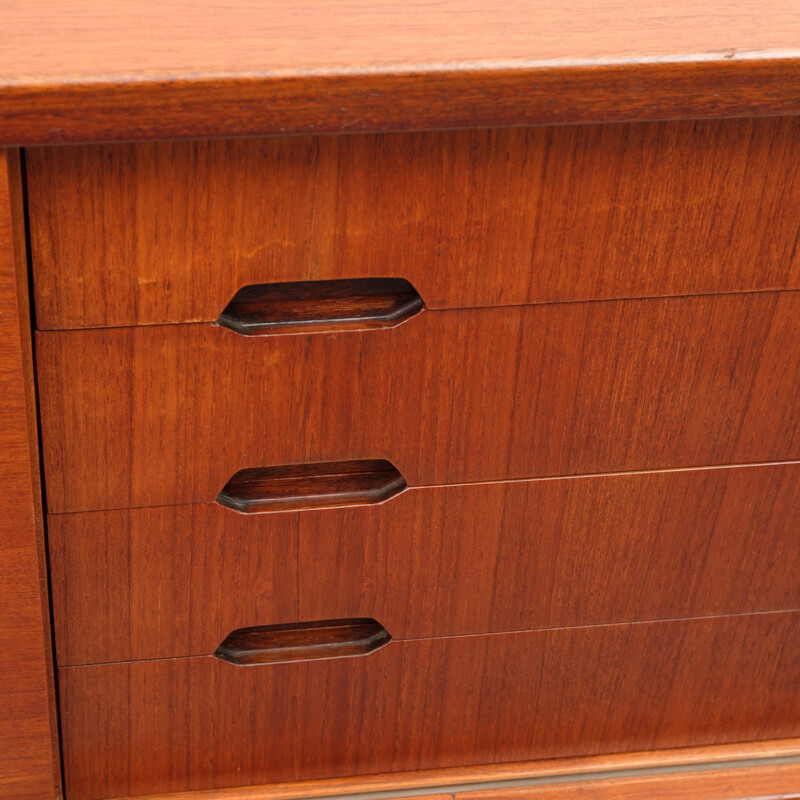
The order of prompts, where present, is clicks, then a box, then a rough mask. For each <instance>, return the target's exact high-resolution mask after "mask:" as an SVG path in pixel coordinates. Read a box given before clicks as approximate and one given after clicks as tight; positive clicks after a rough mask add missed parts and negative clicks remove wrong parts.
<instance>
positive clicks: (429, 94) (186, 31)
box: [0, 0, 800, 143]
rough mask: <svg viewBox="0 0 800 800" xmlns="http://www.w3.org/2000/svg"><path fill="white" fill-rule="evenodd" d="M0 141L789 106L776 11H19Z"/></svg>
mask: <svg viewBox="0 0 800 800" xmlns="http://www.w3.org/2000/svg"><path fill="white" fill-rule="evenodd" d="M3 23H4V30H3V33H4V40H3V41H4V48H3V51H2V54H0V117H2V119H3V122H4V124H3V126H2V139H0V142H2V143H32V142H68V141H72V142H74V141H90V140H117V141H119V140H122V139H136V138H177V137H181V136H184V137H196V136H203V135H206V136H236V135H253V134H263V133H287V132H297V131H318V132H322V131H325V132H330V131H340V130H353V129H358V130H376V129H385V128H404V129H405V128H443V127H454V126H462V127H463V126H486V125H508V124H527V123H542V122H554V121H561V122H578V121H582V122H586V121H603V120H612V119H614V120H619V119H659V118H665V117H684V118H685V117H688V116H698V115H702V116H735V115H752V114H781V113H785V114H792V113H795V114H796V113H798V112H799V111H800V104H798V98H799V97H800V70H798V39H800V12H798V9H797V7H796V5H795V4H794V3H791V2H789V3H786V2H783V0H753V1H752V2H748V3H742V2H738V1H737V0H722V1H721V2H711V0H699V1H698V0H671V2H667V1H666V0H647V2H641V3H636V4H633V3H632V2H631V0H572V2H570V3H566V4H564V3H548V2H541V1H540V2H536V3H534V4H533V5H532V4H531V3H529V2H524V0H500V1H499V2H497V3H493V4H492V6H491V7H488V6H487V5H486V3H484V2H481V1H480V0H438V1H437V2H428V1H427V0H409V2H404V3H402V4H396V3H389V4H387V3H379V2H375V1H374V0H343V2H339V3H336V4H333V5H332V4H331V3H328V2H326V0H305V1H304V2H303V1H302V0H301V2H292V3H286V2H275V1H274V0H273V1H271V2H263V1H262V0H235V2H228V3H226V4H225V5H224V7H223V6H221V5H219V4H218V3H214V2H211V0H199V2H192V3H190V2H187V1H186V0H177V1H176V2H172V3H156V2H153V1H152V0H150V1H149V2H145V3H142V2H134V0H124V1H123V2H118V3H115V4H114V5H113V8H112V7H111V6H109V5H108V4H105V3H102V2H100V0H61V2H59V3H54V2H53V1H52V0H30V2H27V3H25V4H22V5H19V4H15V5H14V6H12V7H11V8H10V9H6V13H5V15H4V18H3Z"/></svg>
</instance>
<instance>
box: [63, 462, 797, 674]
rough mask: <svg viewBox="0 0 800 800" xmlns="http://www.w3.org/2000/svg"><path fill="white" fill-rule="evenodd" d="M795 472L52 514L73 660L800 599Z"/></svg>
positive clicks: (671, 613) (633, 616) (561, 622)
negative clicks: (372, 499)
mask: <svg viewBox="0 0 800 800" xmlns="http://www.w3.org/2000/svg"><path fill="white" fill-rule="evenodd" d="M798 506H800V464H792V465H784V466H768V467H761V466H759V467H740V468H734V469H711V470H697V471H687V472H663V473H644V474H638V475H615V476H609V477H592V478H576V479H569V480H545V481H531V482H518V483H507V484H472V485H467V486H455V487H437V488H434V489H411V490H408V491H406V492H405V493H404V494H402V495H401V496H399V497H396V498H394V499H393V500H391V501H389V502H387V503H384V504H382V505H379V506H368V507H364V506H362V507H353V508H347V509H330V510H326V511H320V510H317V511H312V512H305V511H301V512H290V513H265V514H248V515H244V514H237V513H234V512H232V511H230V510H229V509H226V508H222V507H221V506H218V505H216V504H206V505H196V506H168V507H162V508H147V509H134V510H122V511H108V512H93V513H83V514H51V515H50V517H49V526H48V531H49V543H50V561H51V565H52V566H51V568H52V581H53V605H54V609H53V611H54V616H55V626H56V645H57V651H58V661H59V664H60V665H62V666H65V665H69V664H86V663H93V662H103V661H125V660H128V659H143V658H169V657H175V656H189V655H204V654H206V655H208V654H211V653H213V652H214V650H215V649H216V647H217V645H219V644H220V642H221V641H222V640H223V639H224V638H225V637H226V636H227V635H228V634H229V633H230V632H231V631H233V630H235V629H238V628H246V627H249V626H254V625H275V624H281V623H291V622H296V621H302V620H325V619H341V618H357V617H372V618H375V619H377V620H378V621H379V622H380V623H381V624H382V625H383V626H384V627H385V628H386V629H387V630H388V631H389V633H390V634H391V635H392V637H393V638H394V639H408V638H414V639H416V638H420V637H429V636H448V635H463V634H478V633H489V632H497V631H513V630H527V629H532V628H546V627H559V626H568V625H589V624H599V623H609V622H627V621H634V620H646V619H669V618H677V617H688V616H701V615H709V614H724V613H743V612H749V611H768V610H780V609H793V608H800V582H798V580H797V576H798V574H800V549H799V548H798V547H797V508H798Z"/></svg>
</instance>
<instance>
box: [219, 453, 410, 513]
mask: <svg viewBox="0 0 800 800" xmlns="http://www.w3.org/2000/svg"><path fill="white" fill-rule="evenodd" d="M406 486H407V484H406V481H405V478H404V477H403V476H402V475H401V474H400V472H399V470H398V469H397V468H396V467H395V466H394V465H393V464H391V463H390V462H389V461H385V460H370V461H333V462H328V463H324V464H293V465H290V466H284V467H254V468H250V469H243V470H239V472H237V473H236V474H235V475H234V476H233V477H232V478H231V479H230V480H229V481H228V482H227V483H226V484H225V486H224V487H223V489H222V491H221V492H220V493H219V495H218V496H217V502H218V503H219V504H220V505H223V506H227V507H228V508H232V509H234V510H235V511H240V512H242V513H243V514H253V513H257V512H260V511H274V510H280V509H300V508H318V507H320V506H345V505H363V504H367V503H382V502H383V501H384V500H388V499H389V498H390V497H394V495H396V494H399V493H400V492H402V491H403V489H405V488H406Z"/></svg>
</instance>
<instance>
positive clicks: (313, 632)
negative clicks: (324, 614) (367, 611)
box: [214, 619, 392, 666]
mask: <svg viewBox="0 0 800 800" xmlns="http://www.w3.org/2000/svg"><path fill="white" fill-rule="evenodd" d="M391 639H392V637H391V636H390V635H389V632H388V631H387V630H386V628H384V627H383V625H381V624H380V622H377V621H376V620H374V619H329V620H323V621H319V622H300V623H297V624H294V625H265V626H261V627H256V628H240V629H239V630H235V631H233V633H230V634H228V636H226V637H225V641H224V642H222V644H221V645H220V646H219V647H218V648H217V650H216V652H215V653H214V655H215V656H216V657H217V658H220V659H222V660H223V661H229V662H230V663H232V664H237V665H239V666H249V665H253V664H275V663H279V662H281V661H305V660H309V659H313V658H343V657H345V656H361V655H366V654H367V653H372V652H374V651H375V650H377V649H378V648H380V647H383V646H384V645H386V644H388V643H389V642H390V641H391Z"/></svg>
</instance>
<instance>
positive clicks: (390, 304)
mask: <svg viewBox="0 0 800 800" xmlns="http://www.w3.org/2000/svg"><path fill="white" fill-rule="evenodd" d="M422 307H423V302H422V298H421V297H420V296H419V294H418V293H417V290H416V289H415V288H414V287H413V286H412V285H411V284H410V283H409V282H408V281H407V280H404V279H402V278H358V279H353V280H336V281H301V282H298V283H261V284H257V285H253V286H245V287H244V288H243V289H240V290H239V291H238V292H237V293H236V295H235V296H234V298H233V300H231V302H230V303H228V305H227V307H226V308H225V310H224V311H223V312H222V315H221V316H220V318H219V319H218V320H217V323H218V324H219V325H223V326H225V327H226V328H230V329H231V330H233V331H236V333H241V334H243V335H245V336H263V335H265V334H269V333H295V332H302V331H308V330H314V329H317V330H318V329H320V328H325V329H339V330H341V329H345V330H347V329H350V330H352V329H356V328H390V327H393V326H394V325H399V324H400V323H401V322H404V321H405V320H407V319H409V318H410V317H413V316H414V315H415V314H417V313H418V312H420V311H421V310H422Z"/></svg>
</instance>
